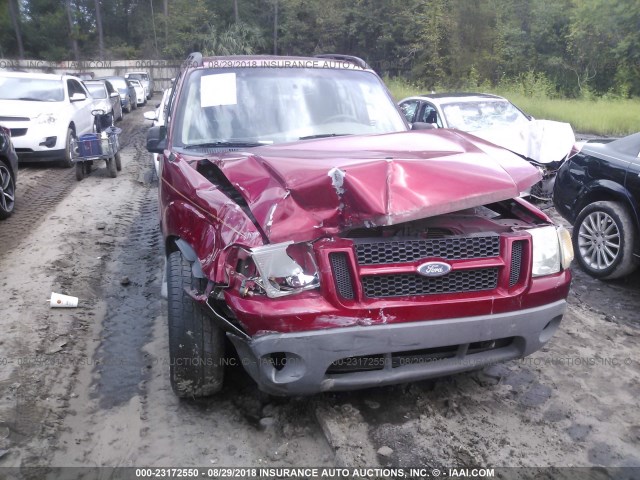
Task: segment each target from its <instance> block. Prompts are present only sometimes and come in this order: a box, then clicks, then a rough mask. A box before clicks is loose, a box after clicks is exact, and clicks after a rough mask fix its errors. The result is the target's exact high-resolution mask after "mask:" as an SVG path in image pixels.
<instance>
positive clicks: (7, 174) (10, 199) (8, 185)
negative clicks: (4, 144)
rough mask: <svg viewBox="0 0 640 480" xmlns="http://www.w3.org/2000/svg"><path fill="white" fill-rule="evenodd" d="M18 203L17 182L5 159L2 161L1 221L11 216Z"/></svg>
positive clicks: (0, 166) (0, 171)
mask: <svg viewBox="0 0 640 480" xmlns="http://www.w3.org/2000/svg"><path fill="white" fill-rule="evenodd" d="M15 203H16V181H15V179H14V178H13V175H11V170H9V167H8V166H7V163H5V161H4V160H3V159H0V219H5V218H8V217H9V216H11V214H12V213H13V208H14V207H15Z"/></svg>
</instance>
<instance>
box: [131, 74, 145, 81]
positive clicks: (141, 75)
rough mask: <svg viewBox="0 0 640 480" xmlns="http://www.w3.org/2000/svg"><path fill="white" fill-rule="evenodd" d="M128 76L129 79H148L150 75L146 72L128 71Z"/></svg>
mask: <svg viewBox="0 0 640 480" xmlns="http://www.w3.org/2000/svg"><path fill="white" fill-rule="evenodd" d="M127 78H128V79H129V80H131V79H132V78H135V79H138V80H148V79H149V76H148V75H147V74H146V73H128V74H127Z"/></svg>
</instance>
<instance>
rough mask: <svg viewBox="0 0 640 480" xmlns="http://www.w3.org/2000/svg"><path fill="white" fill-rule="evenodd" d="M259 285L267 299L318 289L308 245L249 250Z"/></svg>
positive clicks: (315, 271) (314, 266) (298, 244)
mask: <svg viewBox="0 0 640 480" xmlns="http://www.w3.org/2000/svg"><path fill="white" fill-rule="evenodd" d="M250 251H251V258H252V259H253V262H254V264H255V266H256V269H257V271H258V274H259V279H257V281H258V283H259V285H260V286H261V287H262V288H263V289H264V291H265V293H266V294H267V296H268V297H269V298H278V297H284V296H286V295H294V294H296V293H300V292H304V291H306V290H312V289H314V288H318V287H319V286H320V280H319V278H318V268H317V266H316V264H315V261H314V259H313V251H312V249H311V245H309V244H306V243H296V244H294V243H293V242H284V243H276V244H272V245H265V246H263V247H257V248H252V249H251V250H250Z"/></svg>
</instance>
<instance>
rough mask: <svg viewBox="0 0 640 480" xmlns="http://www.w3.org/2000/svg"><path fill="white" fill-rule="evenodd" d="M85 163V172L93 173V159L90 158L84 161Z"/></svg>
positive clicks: (87, 173) (86, 173)
mask: <svg viewBox="0 0 640 480" xmlns="http://www.w3.org/2000/svg"><path fill="white" fill-rule="evenodd" d="M82 163H83V165H84V174H85V176H86V175H89V174H90V173H91V167H92V166H93V160H89V161H88V162H82Z"/></svg>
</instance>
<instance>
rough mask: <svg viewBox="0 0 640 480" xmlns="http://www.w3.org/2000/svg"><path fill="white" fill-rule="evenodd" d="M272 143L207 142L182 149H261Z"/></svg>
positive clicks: (185, 146) (184, 146)
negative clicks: (262, 146) (260, 147)
mask: <svg viewBox="0 0 640 480" xmlns="http://www.w3.org/2000/svg"><path fill="white" fill-rule="evenodd" d="M271 143H272V142H264V141H260V142H255V141H254V142H249V141H241V140H239V141H218V142H205V143H194V144H192V145H183V146H182V148H184V149H187V150H191V149H198V148H215V147H223V148H224V147H246V148H248V147H259V146H261V145H271Z"/></svg>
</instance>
